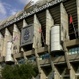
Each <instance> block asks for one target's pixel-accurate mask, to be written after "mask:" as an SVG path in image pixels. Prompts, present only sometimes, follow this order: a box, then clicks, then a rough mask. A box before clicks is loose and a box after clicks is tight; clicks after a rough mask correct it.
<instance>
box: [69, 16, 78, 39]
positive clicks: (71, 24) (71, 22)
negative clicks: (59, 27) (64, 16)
mask: <svg viewBox="0 0 79 79" xmlns="http://www.w3.org/2000/svg"><path fill="white" fill-rule="evenodd" d="M69 23H70V26H71V27H72V28H73V30H74V34H75V38H77V34H76V29H75V27H74V23H73V18H72V15H70V21H69Z"/></svg>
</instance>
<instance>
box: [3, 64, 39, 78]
mask: <svg viewBox="0 0 79 79" xmlns="http://www.w3.org/2000/svg"><path fill="white" fill-rule="evenodd" d="M37 74H38V69H37V67H36V66H35V65H33V64H30V63H27V64H22V65H14V66H10V65H6V66H5V67H4V68H3V69H2V77H3V78H4V79H31V78H32V76H34V77H35V76H37Z"/></svg>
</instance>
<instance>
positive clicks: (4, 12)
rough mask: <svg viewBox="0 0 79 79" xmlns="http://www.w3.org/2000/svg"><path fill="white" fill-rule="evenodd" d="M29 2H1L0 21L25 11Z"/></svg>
mask: <svg viewBox="0 0 79 79" xmlns="http://www.w3.org/2000/svg"><path fill="white" fill-rule="evenodd" d="M28 2H29V0H0V20H3V19H5V18H7V17H9V16H11V15H14V14H15V13H16V12H18V11H21V10H23V8H24V6H25V5H26V4H27V3H28Z"/></svg>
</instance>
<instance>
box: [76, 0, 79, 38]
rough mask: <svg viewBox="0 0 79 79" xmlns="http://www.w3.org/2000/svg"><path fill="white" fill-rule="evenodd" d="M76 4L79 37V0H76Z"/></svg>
mask: <svg viewBox="0 0 79 79" xmlns="http://www.w3.org/2000/svg"><path fill="white" fill-rule="evenodd" d="M76 4H77V19H78V37H79V0H76Z"/></svg>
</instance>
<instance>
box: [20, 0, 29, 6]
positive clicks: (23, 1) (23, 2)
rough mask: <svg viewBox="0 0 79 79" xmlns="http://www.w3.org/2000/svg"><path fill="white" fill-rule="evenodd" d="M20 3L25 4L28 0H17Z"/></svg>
mask: <svg viewBox="0 0 79 79" xmlns="http://www.w3.org/2000/svg"><path fill="white" fill-rule="evenodd" d="M18 1H19V2H20V3H22V4H24V5H26V4H27V3H28V2H29V1H30V0H18Z"/></svg>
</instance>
